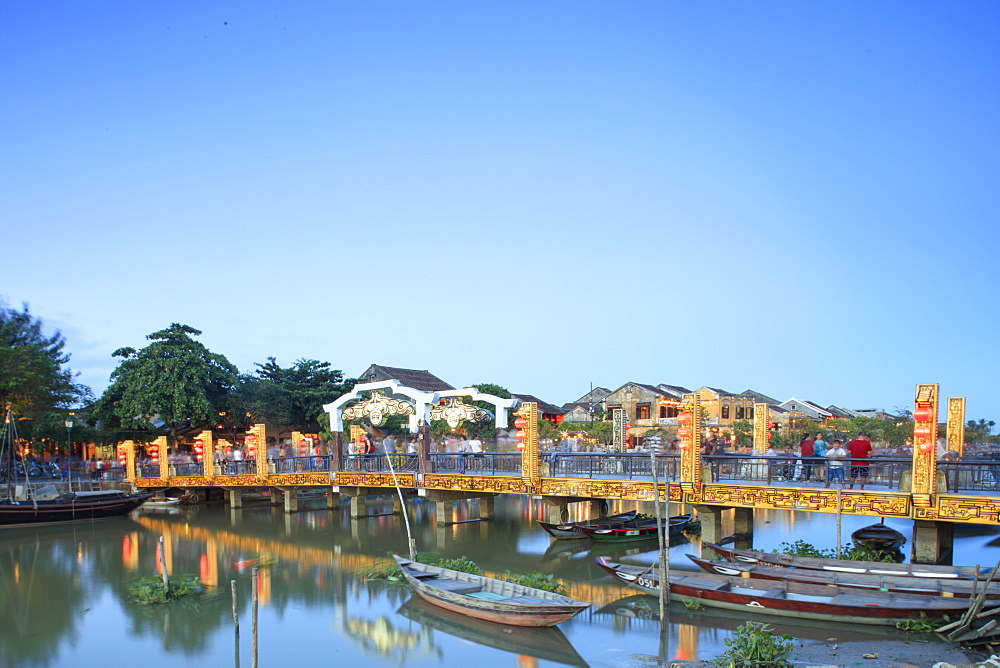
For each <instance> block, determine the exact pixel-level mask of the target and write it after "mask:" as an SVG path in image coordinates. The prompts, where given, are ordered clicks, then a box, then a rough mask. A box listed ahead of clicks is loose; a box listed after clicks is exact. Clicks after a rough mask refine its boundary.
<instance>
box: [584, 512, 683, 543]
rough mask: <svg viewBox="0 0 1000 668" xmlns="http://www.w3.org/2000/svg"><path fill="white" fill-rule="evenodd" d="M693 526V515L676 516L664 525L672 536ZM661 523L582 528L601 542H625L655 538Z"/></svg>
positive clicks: (635, 523) (589, 535)
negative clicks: (690, 525)
mask: <svg viewBox="0 0 1000 668" xmlns="http://www.w3.org/2000/svg"><path fill="white" fill-rule="evenodd" d="M689 524H691V515H690V514H688V515H675V516H673V517H671V518H669V519H668V520H667V521H666V522H664V523H662V526H663V528H664V530H665V531H666V532H667V533H668V534H670V535H673V534H676V533H680V532H681V531H684V529H686V528H687V526H688V525H689ZM660 526H661V523H657V521H656V520H655V519H652V520H640V521H636V522H625V523H624V524H622V525H620V526H614V527H581V529H582V530H583V533H585V534H586V535H587V537H588V538H592V539H594V540H596V541H601V542H625V541H631V540H644V539H647V538H655V537H656V535H657V533H658V531H659V529H660Z"/></svg>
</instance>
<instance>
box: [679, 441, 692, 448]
mask: <svg viewBox="0 0 1000 668" xmlns="http://www.w3.org/2000/svg"><path fill="white" fill-rule="evenodd" d="M677 447H679V448H680V449H681V450H687V449H688V448H690V447H691V443H689V442H688V441H686V440H684V441H681V442H680V445H678V446H677Z"/></svg>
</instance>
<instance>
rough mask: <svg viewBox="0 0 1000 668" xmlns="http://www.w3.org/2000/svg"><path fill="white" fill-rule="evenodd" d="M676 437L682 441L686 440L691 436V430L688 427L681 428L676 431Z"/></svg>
mask: <svg viewBox="0 0 1000 668" xmlns="http://www.w3.org/2000/svg"><path fill="white" fill-rule="evenodd" d="M677 435H678V436H680V437H681V438H683V439H686V438H688V437H689V436H690V435H691V429H690V428H689V427H681V428H680V429H678V430H677Z"/></svg>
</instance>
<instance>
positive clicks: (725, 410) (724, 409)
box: [722, 405, 729, 420]
mask: <svg viewBox="0 0 1000 668" xmlns="http://www.w3.org/2000/svg"><path fill="white" fill-rule="evenodd" d="M722 419H723V420H728V419H729V406H728V405H726V406H723V407H722Z"/></svg>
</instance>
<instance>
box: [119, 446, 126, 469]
mask: <svg viewBox="0 0 1000 668" xmlns="http://www.w3.org/2000/svg"><path fill="white" fill-rule="evenodd" d="M118 463H119V464H121V465H122V466H125V465H126V464H128V452H126V450H125V446H124V445H119V446H118Z"/></svg>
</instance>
